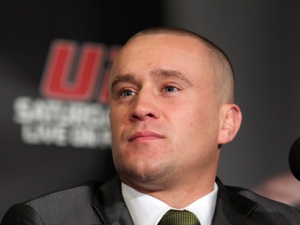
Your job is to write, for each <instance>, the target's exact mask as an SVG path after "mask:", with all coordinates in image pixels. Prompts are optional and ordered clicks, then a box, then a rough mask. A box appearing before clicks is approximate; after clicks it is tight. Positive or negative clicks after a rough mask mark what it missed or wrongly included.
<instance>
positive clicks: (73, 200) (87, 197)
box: [1, 183, 99, 225]
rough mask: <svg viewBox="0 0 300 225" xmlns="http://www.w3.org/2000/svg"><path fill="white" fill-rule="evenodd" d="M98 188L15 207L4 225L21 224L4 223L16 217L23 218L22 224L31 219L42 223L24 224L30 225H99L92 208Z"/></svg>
mask: <svg viewBox="0 0 300 225" xmlns="http://www.w3.org/2000/svg"><path fill="white" fill-rule="evenodd" d="M95 186H96V185H95V184H94V183H88V184H85V185H81V186H77V187H73V188H69V189H65V190H61V191H57V192H53V193H50V194H47V195H44V196H42V197H39V198H36V199H33V200H30V201H27V202H25V203H23V204H18V205H15V206H13V207H11V208H10V209H9V210H8V212H7V213H6V215H5V217H4V219H3V221H2V223H1V225H6V224H19V223H4V222H6V221H8V220H9V219H10V220H11V218H12V217H16V218H19V220H20V221H24V220H25V221H27V220H28V218H32V220H33V221H39V222H38V223H37V222H35V223H25V222H23V223H20V224H26V225H27V224H30V225H31V224H38V225H40V224H51V225H56V224H60V225H61V224H64V225H68V224H70V225H71V224H72V225H75V224H86V223H87V224H99V216H98V214H97V213H96V212H95V211H94V209H93V208H92V202H93V199H94V197H95V189H96V187H95ZM16 215H17V216H16ZM5 218H8V219H5Z"/></svg>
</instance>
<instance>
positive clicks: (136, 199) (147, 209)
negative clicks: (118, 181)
mask: <svg viewBox="0 0 300 225" xmlns="http://www.w3.org/2000/svg"><path fill="white" fill-rule="evenodd" d="M217 193H218V186H217V184H216V183H215V184H214V190H213V191H212V192H210V193H209V194H207V195H205V196H203V197H202V198H200V199H198V200H196V201H195V202H193V203H192V204H190V205H188V206H187V207H184V208H183V209H179V210H188V211H190V212H192V213H194V214H195V215H196V216H197V218H198V219H199V221H200V223H201V225H211V222H212V218H213V215H214V211H215V206H216V201H217ZM122 194H123V198H124V200H125V203H126V205H127V208H128V210H129V212H130V215H131V218H132V220H133V223H134V224H135V225H157V223H158V222H159V221H160V219H161V218H162V217H163V215H164V214H165V213H166V212H167V211H169V210H170V209H174V208H172V207H170V206H168V205H167V204H166V203H164V202H162V201H160V200H158V199H156V198H154V197H152V196H150V195H146V194H144V193H141V192H139V191H137V190H135V189H133V188H131V187H129V186H128V185H126V184H124V183H122ZM177 210H178V209H177Z"/></svg>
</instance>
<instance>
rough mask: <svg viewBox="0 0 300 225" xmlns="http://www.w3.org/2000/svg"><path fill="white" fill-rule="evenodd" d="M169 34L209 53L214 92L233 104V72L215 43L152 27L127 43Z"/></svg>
mask: <svg viewBox="0 0 300 225" xmlns="http://www.w3.org/2000/svg"><path fill="white" fill-rule="evenodd" d="M158 34H170V35H176V36H188V37H192V38H195V39H197V40H199V41H200V42H201V43H202V44H204V46H206V48H207V49H208V53H209V56H210V57H209V63H210V69H211V70H212V73H213V74H214V75H215V78H216V85H215V89H214V92H215V93H217V94H218V95H219V96H220V98H221V100H222V101H225V102H226V103H233V102H234V72H233V68H232V65H231V62H230V60H229V58H228V56H227V55H226V53H225V52H224V51H223V50H222V49H221V48H220V47H219V46H217V45H216V44H215V43H213V42H212V41H210V40H208V39H207V38H205V37H203V36H201V35H199V34H197V33H194V32H192V31H189V30H186V29H183V28H176V27H153V28H148V29H145V30H142V31H140V32H138V33H137V34H135V35H134V36H132V37H131V38H130V39H129V40H128V41H127V42H130V41H131V40H132V39H135V38H137V37H140V36H146V35H158Z"/></svg>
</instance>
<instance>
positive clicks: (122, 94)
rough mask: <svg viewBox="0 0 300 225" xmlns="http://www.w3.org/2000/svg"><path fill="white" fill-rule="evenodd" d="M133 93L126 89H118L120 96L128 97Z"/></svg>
mask: <svg viewBox="0 0 300 225" xmlns="http://www.w3.org/2000/svg"><path fill="white" fill-rule="evenodd" d="M133 95H135V93H134V92H133V91H131V90H128V89H125V90H121V91H120V96H122V97H129V96H133Z"/></svg>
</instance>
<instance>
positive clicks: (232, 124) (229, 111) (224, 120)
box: [218, 104, 242, 145]
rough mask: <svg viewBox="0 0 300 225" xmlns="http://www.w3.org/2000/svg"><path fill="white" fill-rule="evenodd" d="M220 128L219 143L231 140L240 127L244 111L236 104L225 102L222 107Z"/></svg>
mask: <svg viewBox="0 0 300 225" xmlns="http://www.w3.org/2000/svg"><path fill="white" fill-rule="evenodd" d="M219 116H220V130H219V136H218V142H219V144H221V145H222V144H226V143H229V142H231V141H232V140H233V139H234V137H235V136H236V134H237V132H238V131H239V129H240V126H241V122H242V113H241V110H240V108H239V107H238V106H237V105H235V104H224V105H222V107H221V109H220V114H219Z"/></svg>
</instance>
